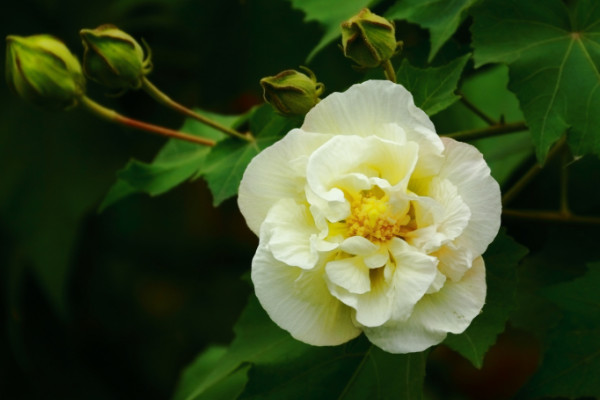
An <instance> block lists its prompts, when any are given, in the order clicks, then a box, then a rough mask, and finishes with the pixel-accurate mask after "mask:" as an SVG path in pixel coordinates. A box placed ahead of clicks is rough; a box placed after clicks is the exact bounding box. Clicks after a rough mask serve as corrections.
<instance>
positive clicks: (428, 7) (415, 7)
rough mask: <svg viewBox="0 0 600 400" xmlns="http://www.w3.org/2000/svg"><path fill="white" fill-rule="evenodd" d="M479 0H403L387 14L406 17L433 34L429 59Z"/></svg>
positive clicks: (431, 58)
mask: <svg viewBox="0 0 600 400" xmlns="http://www.w3.org/2000/svg"><path fill="white" fill-rule="evenodd" d="M477 1H478V0H429V1H422V0H402V1H398V2H396V4H395V5H393V6H392V7H390V9H389V10H388V11H387V13H386V14H385V16H386V17H387V18H390V19H405V20H407V21H410V22H414V23H416V24H418V25H420V26H422V27H423V28H426V29H429V32H430V34H431V51H430V53H429V61H431V60H433V58H434V57H435V55H436V54H437V52H438V51H439V50H440V48H441V47H442V46H443V45H444V43H446V41H447V40H448V39H450V37H451V36H452V35H453V34H454V32H456V29H457V28H458V26H459V25H460V23H461V22H462V21H463V20H464V19H465V17H466V12H467V10H468V9H469V7H471V6H472V5H473V4H475V2H477Z"/></svg>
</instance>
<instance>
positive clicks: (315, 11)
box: [290, 0, 380, 61]
mask: <svg viewBox="0 0 600 400" xmlns="http://www.w3.org/2000/svg"><path fill="white" fill-rule="evenodd" d="M290 1H291V3H292V7H293V8H295V9H298V10H302V11H303V12H304V13H305V14H306V18H305V21H306V22H310V21H316V22H318V23H319V24H320V25H321V26H322V27H323V28H324V29H325V33H324V34H323V37H322V38H321V40H320V41H319V43H318V44H317V46H316V47H315V48H314V49H313V50H312V51H311V52H310V54H309V55H308V57H307V60H308V61H310V60H311V59H312V58H313V57H314V56H315V55H316V54H317V53H318V52H319V51H321V50H322V49H323V48H324V47H325V46H327V45H328V44H329V43H331V42H332V41H334V40H335V39H336V38H337V37H338V36H340V35H341V34H342V31H341V28H340V25H341V24H342V22H344V21H346V20H347V19H349V18H350V17H352V16H353V15H355V14H358V12H359V11H360V10H362V9H363V8H365V7H372V6H374V5H375V4H377V3H378V2H379V1H380V0H344V1H337V2H335V4H331V3H330V2H327V1H322V0H290Z"/></svg>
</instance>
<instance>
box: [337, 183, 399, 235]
mask: <svg viewBox="0 0 600 400" xmlns="http://www.w3.org/2000/svg"><path fill="white" fill-rule="evenodd" d="M409 222H410V216H409V215H406V214H405V215H394V214H393V213H392V212H391V210H390V206H389V197H388V196H387V195H383V196H381V197H379V196H376V195H374V194H373V193H370V192H366V193H364V194H360V195H359V196H357V197H356V198H355V199H353V200H352V202H351V203H350V216H349V217H348V218H346V227H347V232H348V236H362V237H365V238H367V239H369V240H371V241H373V242H387V241H388V240H390V239H392V238H393V237H400V236H403V234H405V233H406V230H407V229H406V225H407V224H408V223H409Z"/></svg>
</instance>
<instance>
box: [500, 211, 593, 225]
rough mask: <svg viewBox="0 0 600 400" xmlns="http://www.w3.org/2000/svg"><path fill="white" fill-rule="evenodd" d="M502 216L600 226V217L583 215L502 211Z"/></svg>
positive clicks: (559, 212)
mask: <svg viewBox="0 0 600 400" xmlns="http://www.w3.org/2000/svg"><path fill="white" fill-rule="evenodd" d="M502 215H503V216H505V217H510V218H519V219H527V220H531V221H549V222H563V223H576V224H587V225H600V217H586V216H582V215H574V214H571V213H569V214H564V213H562V212H561V211H539V210H511V209H505V210H502Z"/></svg>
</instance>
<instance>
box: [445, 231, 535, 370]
mask: <svg viewBox="0 0 600 400" xmlns="http://www.w3.org/2000/svg"><path fill="white" fill-rule="evenodd" d="M526 253H527V249H526V248H525V247H523V246H521V245H519V244H518V243H517V242H515V241H514V240H513V239H512V238H510V237H509V236H507V235H506V233H504V232H501V233H500V234H499V235H498V236H497V237H496V239H495V240H494V242H493V243H492V244H491V245H490V247H489V248H488V249H487V251H486V252H485V254H484V256H483V259H484V261H485V264H486V281H487V285H488V293H487V297H486V302H485V305H484V307H483V311H482V313H481V314H480V315H478V316H477V317H476V318H475V319H474V320H473V322H472V323H471V325H470V326H469V327H468V328H467V330H466V331H465V332H463V333H462V334H460V335H452V334H450V335H448V338H447V339H446V340H445V341H444V343H445V344H446V345H448V346H449V347H450V348H452V349H454V350H456V351H457V352H459V353H460V354H462V355H463V356H464V357H465V358H467V359H468V360H469V361H471V362H472V363H473V365H475V366H476V367H477V368H481V366H482V365H483V359H484V357H485V353H486V352H487V350H488V349H489V348H490V347H491V346H492V345H493V344H494V343H495V342H496V337H497V336H498V335H499V334H500V333H502V332H503V331H504V326H505V324H506V321H507V320H508V317H509V315H510V313H511V311H513V310H514V309H515V307H516V300H515V296H516V286H517V265H518V263H519V260H520V259H521V258H523V257H524V256H525V254H526Z"/></svg>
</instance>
